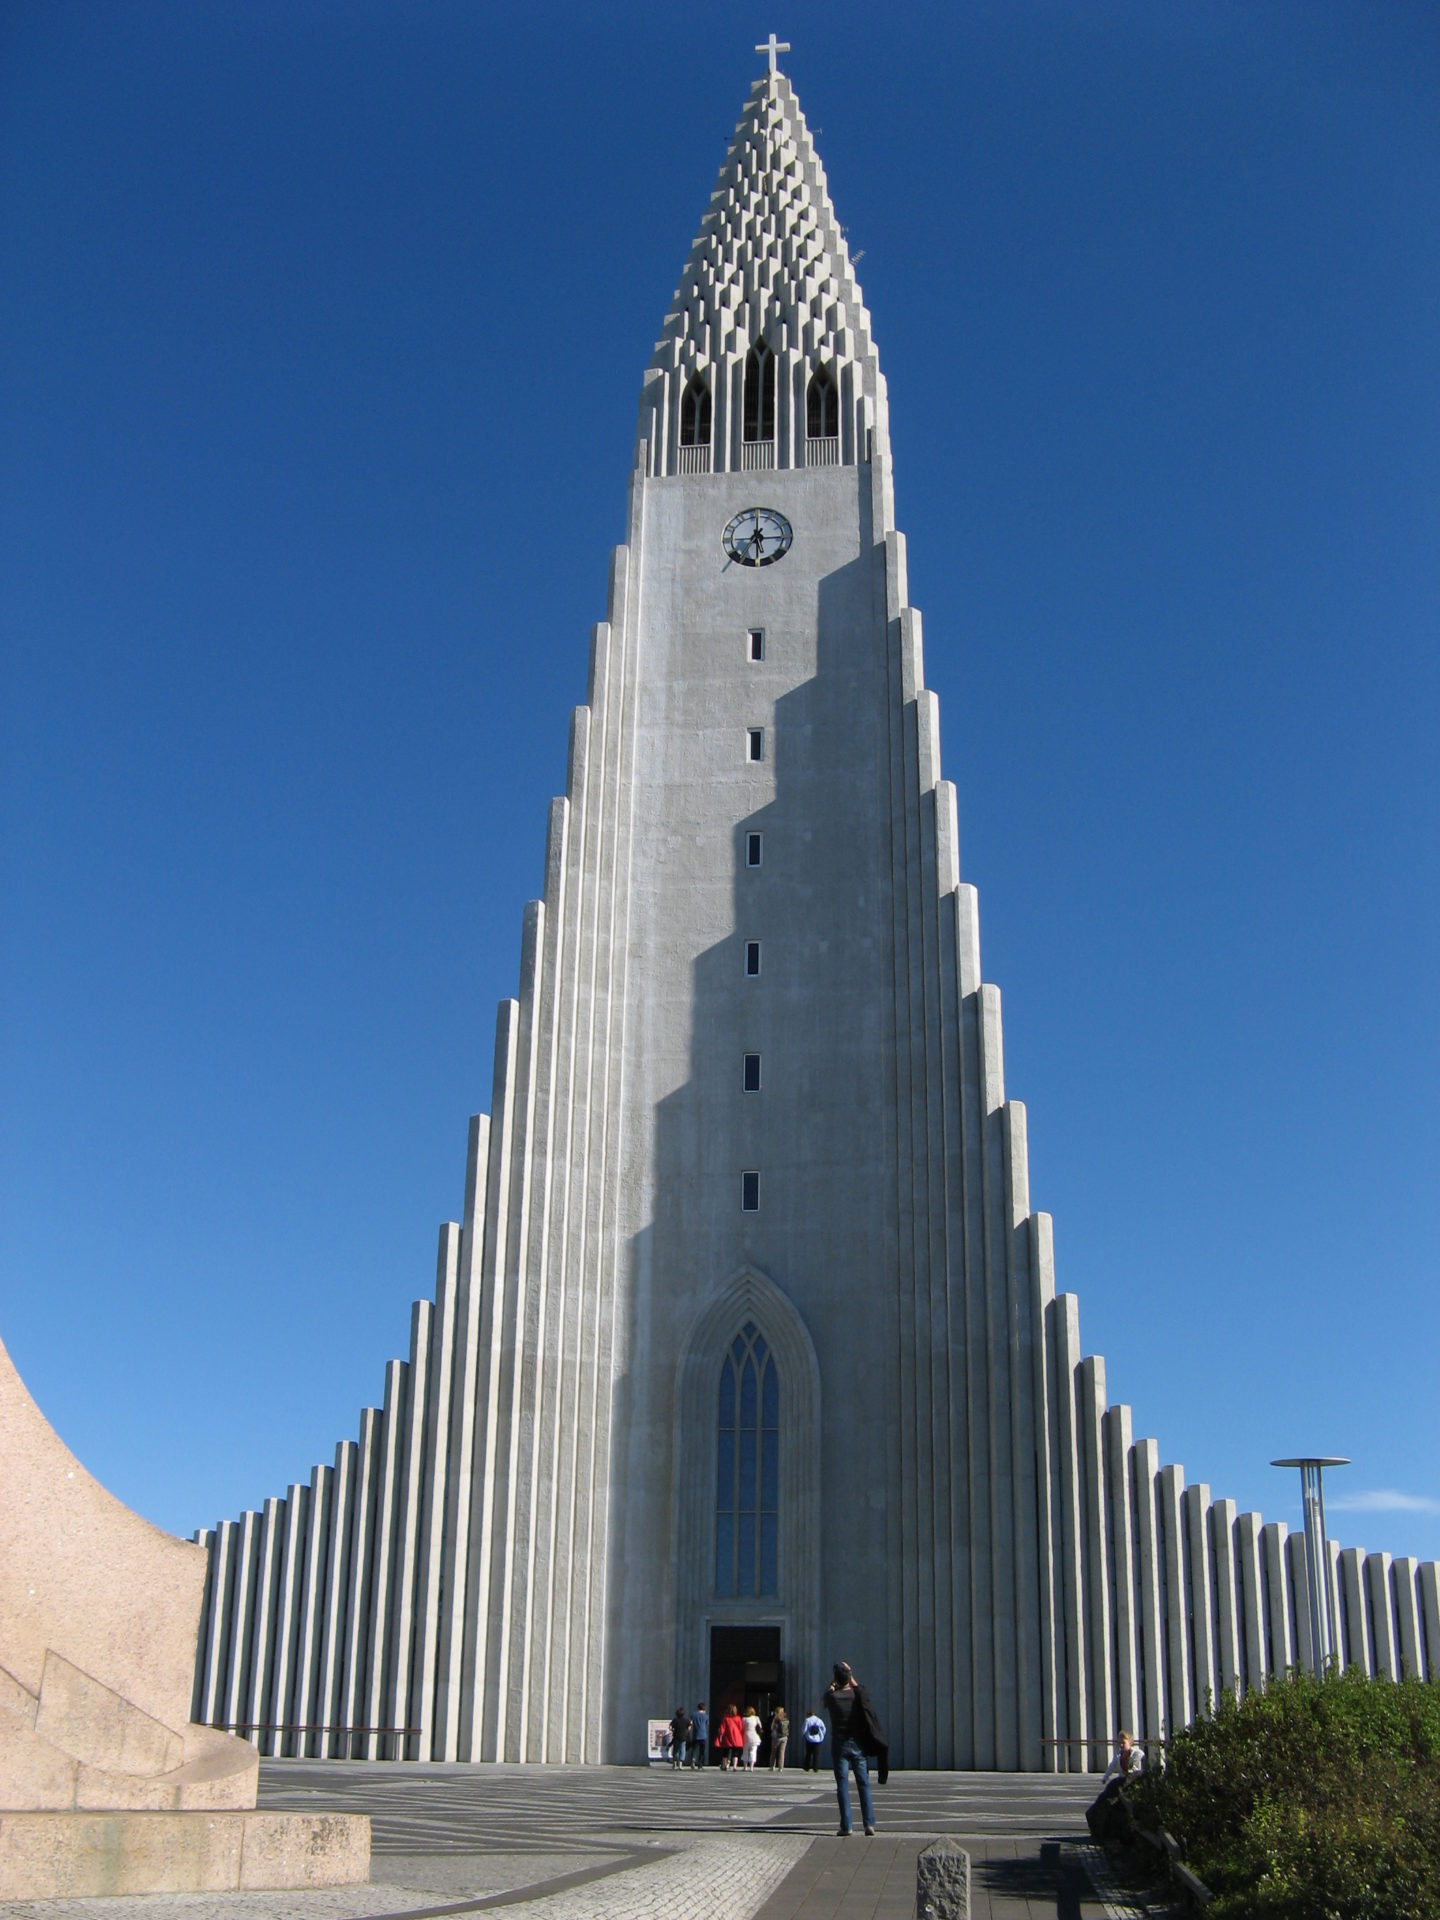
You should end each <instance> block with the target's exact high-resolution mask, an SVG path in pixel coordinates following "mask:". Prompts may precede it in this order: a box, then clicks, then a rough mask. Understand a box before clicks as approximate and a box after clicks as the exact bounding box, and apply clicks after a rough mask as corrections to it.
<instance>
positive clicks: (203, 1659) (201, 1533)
mask: <svg viewBox="0 0 1440 1920" xmlns="http://www.w3.org/2000/svg"><path fill="white" fill-rule="evenodd" d="M190 1541H191V1544H192V1546H197V1547H203V1548H204V1549H205V1587H204V1591H203V1592H202V1594H201V1596H200V1627H199V1632H198V1634H197V1636H196V1641H195V1677H194V1680H193V1681H192V1683H191V1693H190V1718H191V1719H192V1720H198V1719H199V1718H200V1707H201V1702H202V1701H203V1700H204V1698H205V1678H206V1675H205V1669H206V1664H207V1659H208V1650H209V1645H210V1626H211V1621H212V1619H213V1618H214V1615H215V1554H214V1544H215V1529H214V1528H213V1527H197V1528H196V1529H195V1531H194V1532H193V1533H192V1534H191V1536H190Z"/></svg>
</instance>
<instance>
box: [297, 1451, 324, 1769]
mask: <svg viewBox="0 0 1440 1920" xmlns="http://www.w3.org/2000/svg"><path fill="white" fill-rule="evenodd" d="M333 1480H334V1475H333V1474H332V1473H331V1470H330V1468H329V1467H316V1468H315V1470H314V1472H313V1473H312V1474H311V1475H310V1503H309V1504H310V1513H309V1521H308V1525H307V1530H306V1539H305V1577H304V1581H303V1583H302V1585H301V1589H300V1644H299V1651H298V1655H297V1662H296V1670H295V1714H294V1717H295V1719H296V1721H297V1722H299V1723H300V1724H301V1725H303V1726H315V1725H319V1724H322V1723H323V1721H324V1715H323V1714H322V1712H321V1711H320V1701H319V1693H320V1651H321V1648H320V1643H321V1639H322V1636H323V1631H324V1611H325V1582H326V1577H327V1575H328V1573H329V1567H330V1560H329V1553H330V1502H331V1494H332V1491H333ZM293 1750H294V1752H296V1753H298V1754H306V1755H315V1754H318V1753H319V1752H321V1750H322V1742H321V1736H320V1735H319V1734H315V1733H307V1734H300V1735H299V1736H297V1738H296V1741H295V1745H294V1749H293Z"/></svg>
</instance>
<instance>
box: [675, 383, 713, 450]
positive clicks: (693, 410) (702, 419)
mask: <svg viewBox="0 0 1440 1920" xmlns="http://www.w3.org/2000/svg"><path fill="white" fill-rule="evenodd" d="M680 444H681V446H682V447H708V446H709V444H710V389H709V387H708V386H707V385H706V384H705V376H704V375H703V374H699V373H696V374H692V375H691V377H690V384H689V385H688V386H687V387H686V389H685V391H684V393H683V394H682V395H681V396H680Z"/></svg>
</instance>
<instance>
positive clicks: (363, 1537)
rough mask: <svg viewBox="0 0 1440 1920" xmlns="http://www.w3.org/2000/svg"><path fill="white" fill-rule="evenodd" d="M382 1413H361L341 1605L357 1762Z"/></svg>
mask: <svg viewBox="0 0 1440 1920" xmlns="http://www.w3.org/2000/svg"><path fill="white" fill-rule="evenodd" d="M380 1424H381V1423H380V1415H379V1413H378V1412H377V1411H376V1410H375V1408H374V1407H366V1408H364V1409H363V1410H362V1412H361V1415H360V1440H359V1444H358V1446H357V1448H356V1454H357V1463H356V1480H355V1505H354V1508H353V1529H354V1530H353V1532H352V1533H351V1536H350V1592H349V1597H348V1599H347V1601H346V1606H345V1670H344V1675H343V1679H342V1682H341V1701H342V1711H341V1714H340V1723H341V1725H342V1727H344V1728H345V1730H346V1732H345V1734H344V1735H343V1736H342V1742H341V1749H340V1750H341V1753H342V1754H343V1756H344V1757H345V1758H346V1759H347V1760H349V1759H357V1758H359V1757H360V1756H361V1755H362V1754H363V1753H364V1751H365V1747H364V1743H363V1741H362V1740H361V1739H359V1738H358V1737H355V1736H354V1735H353V1734H352V1732H351V1729H353V1728H355V1727H358V1726H362V1725H364V1724H365V1722H366V1707H367V1685H368V1680H369V1673H370V1661H371V1657H372V1642H371V1633H370V1619H371V1594H372V1592H373V1589H374V1585H375V1554H376V1539H375V1511H376V1495H377V1492H378V1490H379V1485H380Z"/></svg>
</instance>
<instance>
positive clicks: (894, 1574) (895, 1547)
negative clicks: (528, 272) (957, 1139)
mask: <svg viewBox="0 0 1440 1920" xmlns="http://www.w3.org/2000/svg"><path fill="white" fill-rule="evenodd" d="M887 557H888V555H887ZM886 592H887V608H886V615H887V626H886V653H885V662H886V674H887V694H888V697H887V699H886V727H887V739H888V760H887V768H886V771H887V775H888V785H889V821H888V824H889V849H888V852H889V860H888V864H887V870H886V879H887V880H888V883H889V907H890V925H891V930H892V936H893V964H892V966H891V967H890V969H889V970H888V973H887V986H888V988H889V997H890V1010H891V1014H892V1017H893V1021H894V1028H893V1031H894V1034H895V1065H894V1071H895V1090H894V1094H895V1097H894V1107H893V1114H894V1129H895V1131H894V1155H895V1196H894V1203H893V1210H891V1211H889V1213H888V1217H887V1226H888V1225H889V1223H890V1220H892V1219H893V1227H894V1234H895V1239H894V1243H893V1244H894V1269H893V1272H894V1277H893V1281H892V1283H891V1287H890V1288H889V1289H887V1293H888V1294H889V1295H890V1298H889V1299H888V1300H887V1314H888V1316H893V1323H892V1324H891V1325H889V1326H887V1328H886V1341H887V1345H890V1347H891V1354H890V1359H889V1366H890V1368H891V1369H892V1370H893V1374H894V1386H893V1390H892V1391H893V1404H894V1407H895V1417H894V1418H893V1419H892V1420H890V1421H889V1422H887V1445H888V1447H889V1448H890V1450H891V1452H892V1454H893V1458H892V1459H891V1460H890V1462H889V1465H888V1471H887V1479H888V1481H889V1484H890V1485H892V1486H894V1487H895V1488H896V1490H897V1496H898V1497H897V1498H896V1500H895V1501H894V1503H893V1508H892V1509H891V1510H888V1511H887V1513H886V1523H887V1528H888V1535H887V1550H886V1556H885V1558H886V1565H885V1576H886V1585H887V1603H886V1615H887V1623H888V1628H889V1638H888V1647H887V1655H888V1664H889V1692H890V1693H891V1694H893V1696H894V1699H893V1702H892V1705H891V1708H890V1712H891V1718H892V1720H893V1721H894V1722H895V1723H896V1724H895V1732H896V1735H897V1737H898V1738H899V1739H900V1740H901V1741H904V1740H906V1739H907V1737H909V1730H910V1729H912V1728H913V1729H915V1734H914V1736H913V1737H914V1738H915V1741H916V1750H917V1752H918V1751H919V1746H918V1722H919V1714H920V1685H919V1676H918V1673H917V1671H916V1669H915V1666H914V1663H913V1660H907V1657H906V1656H907V1653H911V1652H913V1649H914V1648H915V1646H916V1645H917V1643H918V1638H919V1633H920V1626H919V1600H918V1595H917V1590H916V1567H915V1559H914V1555H913V1553H912V1551H911V1549H912V1546H913V1543H914V1542H915V1540H916V1538H917V1536H918V1534H919V1531H920V1524H921V1523H920V1502H921V1497H922V1495H921V1486H920V1476H919V1463H918V1461H917V1456H916V1446H917V1432H916V1421H915V1365H916V1320H917V1308H916V1301H917V1297H918V1284H919V1283H918V1281H917V1264H918V1263H920V1262H921V1261H922V1260H923V1258H924V1255H923V1253H922V1252H921V1251H920V1250H919V1249H918V1247H917V1242H916V1229H917V1225H918V1223H919V1221H920V1220H921V1219H922V1218H923V1208H922V1206H919V1205H917V1196H916V1192H915V1175H914V1170H915V1164H916V1152H917V1126H918V1125H919V1124H923V1123H921V1122H918V1121H917V1098H918V1096H917V1090H916V1086H915V1077H916V1068H917V1060H918V1056H919V1045H921V1044H923V1042H918V1043H917V1036H916V1028H917V1025H918V1024H919V1020H918V1014H917V1009H916V1008H915V1006H914V1004H913V996H914V991H915V979H916V973H917V970H918V967H919V965H920V961H919V955H918V953H917V952H914V951H912V950H913V949H915V948H917V947H918V945H919V929H918V926H917V925H916V916H915V914H914V913H912V898H911V894H912V874H913V875H916V876H918V868H919V855H918V849H914V842H915V840H916V836H917V834H918V821H917V820H916V818H915V794H914V785H915V782H914V780H913V777H912V776H913V772H914V763H915V745H914V705H913V703H914V700H915V695H916V691H917V688H918V685H919V684H920V679H921V676H920V673H919V666H918V657H919V656H918V643H919V635H918V633H917V631H916V629H915V625H914V620H913V617H909V616H907V612H906V610H905V609H904V607H903V602H902V600H901V597H900V596H899V595H898V594H897V592H896V583H895V582H894V580H893V579H892V578H891V577H890V569H889V568H888V567H887V578H886ZM889 957H891V956H887V958H889ZM977 1071H978V1069H977ZM921 1075H922V1077H921V1083H920V1085H921V1090H922V1094H923V1085H924V1081H923V1064H922V1066H921ZM976 1124H977V1127H978V1128H981V1129H983V1127H984V1124H985V1123H984V1119H983V1117H981V1118H978V1119H977V1123H976ZM921 1144H923V1143H921ZM980 1151H981V1153H982V1154H983V1147H982V1148H981V1149H980ZM983 1177H984V1175H983V1172H980V1171H978V1169H977V1179H979V1180H983ZM976 1206H977V1217H979V1218H983V1214H982V1213H981V1211H980V1209H981V1203H980V1202H979V1201H978V1199H977V1201H976ZM982 1258H983V1253H982ZM972 1271H973V1272H974V1273H975V1274H976V1275H977V1278H978V1274H979V1272H980V1269H974V1270H972ZM971 1284H972V1287H973V1289H974V1292H975V1296H976V1298H977V1300H979V1301H980V1303H981V1307H982V1310H983V1303H984V1300H985V1297H986V1294H985V1283H984V1281H983V1280H979V1281H978V1284H977V1283H976V1281H975V1280H972V1283H971ZM977 1444H978V1446H979V1447H980V1449H981V1451H980V1454H979V1460H978V1463H977V1464H978V1465H979V1467H980V1470H981V1472H984V1471H985V1468H986V1466H987V1465H988V1461H989V1457H990V1456H989V1444H990V1443H989V1433H988V1429H987V1431H986V1432H985V1434H984V1435H982V1436H980V1437H978V1440H976V1439H972V1446H975V1445H977ZM987 1495H988V1488H987ZM985 1511H986V1514H987V1516H988V1513H989V1505H988V1497H987V1503H986V1508H985ZM971 1554H972V1562H971V1568H970V1571H971V1574H972V1578H973V1581H974V1585H975V1587H976V1588H977V1592H976V1601H977V1605H976V1607H975V1609H974V1614H973V1618H974V1631H975V1634H976V1639H977V1643H978V1644H977V1646H976V1649H975V1651H976V1655H977V1664H978V1666H979V1667H980V1668H981V1669H982V1670H983V1671H984V1674H985V1681H984V1685H983V1693H984V1700H983V1704H981V1703H980V1702H979V1701H977V1714H976V1722H977V1723H976V1727H975V1740H976V1752H977V1755H979V1756H981V1757H980V1758H979V1760H978V1764H979V1765H981V1766H990V1765H993V1764H994V1750H995V1749H994V1743H995V1706H994V1668H995V1661H994V1657H993V1654H992V1651H991V1647H992V1635H993V1632H994V1609H993V1599H992V1594H991V1575H992V1556H991V1554H990V1551H989V1541H988V1538H987V1539H986V1540H985V1541H984V1542H983V1543H982V1542H981V1541H979V1540H976V1541H972V1543H971ZM982 1584H983V1588H984V1591H983V1593H982V1592H980V1591H978V1589H979V1588H980V1587H981V1586H982Z"/></svg>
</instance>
